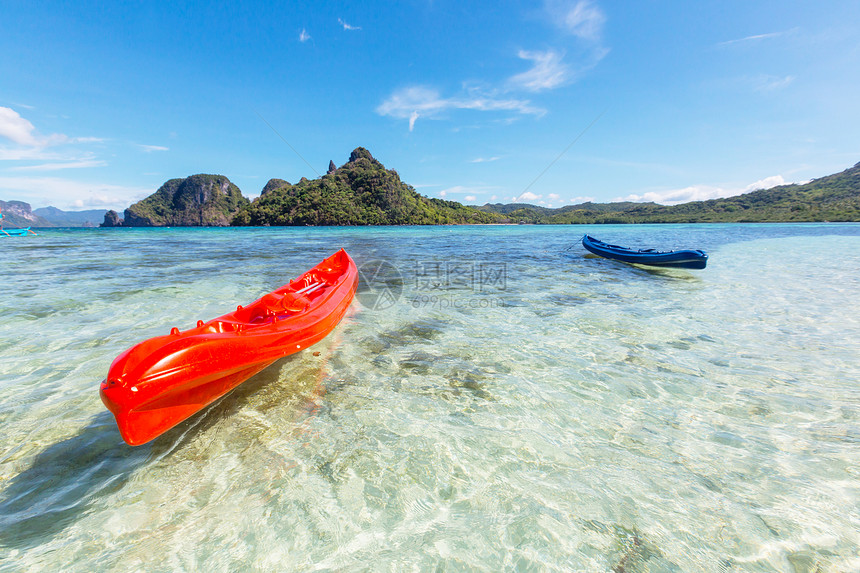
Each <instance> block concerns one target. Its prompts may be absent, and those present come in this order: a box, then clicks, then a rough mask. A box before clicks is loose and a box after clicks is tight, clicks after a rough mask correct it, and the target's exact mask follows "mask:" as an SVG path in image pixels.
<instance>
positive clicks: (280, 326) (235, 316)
mask: <svg viewBox="0 0 860 573" xmlns="http://www.w3.org/2000/svg"><path fill="white" fill-rule="evenodd" d="M357 286H358V270H357V269H356V266H355V263H354V262H353V260H352V259H351V258H350V257H349V255H347V254H346V252H345V251H343V250H340V251H338V252H337V253H335V254H334V255H332V256H331V257H329V258H327V259H325V260H324V261H322V262H321V263H320V264H319V265H317V266H316V267H314V268H313V269H311V270H309V271H308V272H306V273H304V274H303V275H301V276H300V277H298V278H297V279H295V280H293V281H290V283H289V284H287V285H284V286H283V287H281V288H279V289H277V290H275V291H272V292H271V293H268V294H267V295H265V296H263V297H261V298H260V299H258V300H256V301H254V302H253V303H251V304H249V305H248V306H247V307H242V306H239V307H238V308H237V309H236V311H234V312H231V313H228V314H225V315H223V316H220V317H218V318H215V319H213V320H210V321H209V322H206V323H204V322H203V321H198V323H197V326H196V327H194V328H191V329H189V330H187V331H184V332H180V331H179V330H178V329H176V328H174V329H173V330H171V333H170V334H169V335H166V336H157V337H155V338H151V339H149V340H145V341H143V342H141V343H139V344H137V345H135V346H133V347H132V348H129V349H128V350H126V351H125V352H123V353H122V354H120V355H119V356H118V357H117V358H116V359H115V360H114V361H113V363H112V364H111V366H110V369H109V370H108V375H107V377H106V378H105V380H104V381H103V382H102V384H101V387H100V389H99V394H100V396H101V399H102V402H104V404H105V406H106V407H107V408H108V410H110V411H111V413H113V415H114V417H115V418H116V421H117V426H118V427H119V431H120V434H121V435H122V437H123V439H124V440H125V441H126V443H128V444H130V445H132V446H136V445H140V444H144V443H146V442H148V441H150V440H152V439H154V438H156V437H158V436H159V435H161V434H163V433H164V432H166V431H167V430H169V429H170V428H172V427H174V426H175V425H177V424H179V423H180V422H182V421H183V420H186V419H187V418H189V417H191V416H192V415H194V414H195V413H197V412H199V411H200V410H202V409H203V408H205V407H206V406H208V405H209V404H211V403H212V402H214V401H216V400H217V399H218V398H221V397H222V396H224V395H225V394H227V393H228V392H230V391H231V390H233V389H234V388H235V387H236V386H238V385H239V384H241V383H242V382H244V381H245V380H247V379H248V378H250V377H251V376H253V375H255V374H257V373H258V372H260V371H261V370H263V369H264V368H266V367H267V366H269V365H270V364H272V363H273V362H274V361H276V360H278V359H280V358H283V357H284V356H289V355H290V354H294V353H296V352H300V351H301V350H304V349H305V348H307V347H309V346H311V345H313V344H315V343H317V342H319V341H320V340H322V339H323V338H325V337H326V335H328V333H329V332H331V331H332V330H333V329H334V328H335V327H336V326H337V324H338V323H339V322H340V320H341V319H342V318H343V316H344V315H345V314H346V311H347V308H348V307H349V305H350V303H351V302H352V299H353V297H354V295H355V290H356V287H357Z"/></svg>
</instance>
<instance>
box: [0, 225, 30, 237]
mask: <svg viewBox="0 0 860 573" xmlns="http://www.w3.org/2000/svg"><path fill="white" fill-rule="evenodd" d="M27 233H32V231H31V230H30V227H27V228H26V229H0V237H7V236H8V237H20V236H22V235H26V234H27ZM34 234H35V233H34Z"/></svg>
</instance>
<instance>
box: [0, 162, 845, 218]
mask: <svg viewBox="0 0 860 573" xmlns="http://www.w3.org/2000/svg"><path fill="white" fill-rule="evenodd" d="M0 209H2V211H3V214H4V219H3V223H4V224H5V225H6V226H7V227H29V226H32V227H84V226H95V225H96V224H98V223H99V221H103V223H102V225H101V226H104V227H117V226H125V227H151V226H224V225H237V226H244V225H249V226H269V225H273V226H276V225H282V226H284V225H302V226H304V225H437V224H481V223H531V224H571V223H579V224H599V223H728V222H736V223H760V222H804V221H860V163H857V164H856V165H854V167H851V168H849V169H846V170H845V171H842V172H841V173H836V174H833V175H828V176H826V177H821V178H819V179H814V180H812V181H810V182H809V183H805V184H802V185H781V186H779V187H773V188H771V189H766V190H759V191H753V192H751V193H745V194H743V195H737V196H735V197H728V198H725V199H712V200H709V201H694V202H691V203H682V204H680V205H673V206H666V205H658V204H656V203H632V202H621V203H581V204H578V205H567V206H565V207H559V208H555V209H552V208H548V207H542V206H539V205H530V204H524V203H511V204H500V203H496V204H489V203H488V204H486V205H483V206H481V207H472V206H467V205H462V204H461V203H458V202H456V201H445V200H442V199H435V198H429V197H425V196H423V195H420V194H419V193H417V192H416V191H415V189H414V188H412V187H411V186H410V185H408V184H406V183H404V182H403V181H402V180H401V179H400V176H399V175H398V174H397V172H396V171H394V170H391V169H386V168H385V166H384V165H382V163H380V162H379V161H377V160H376V159H374V158H373V156H372V155H371V154H370V152H369V151H368V150H367V149H365V148H363V147H359V148H356V149H355V150H354V151H353V152H352V153H351V154H350V157H349V161H348V162H347V163H345V164H344V165H342V166H340V167H336V166H335V164H334V162H330V163H329V169H328V172H327V173H326V174H325V175H323V176H321V177H319V178H317V179H313V180H309V179H306V178H304V177H303V178H302V179H301V180H300V181H299V182H298V183H296V184H291V183H289V182H287V181H285V180H283V179H270V180H269V182H268V183H267V184H266V186H265V187H264V188H263V190H262V193H261V195H260V197H258V198H256V199H254V200H253V201H249V200H248V199H247V198H245V197H244V196H242V194H241V191H240V190H239V188H238V187H236V185H234V184H233V183H231V182H230V180H229V179H227V177H224V176H223V175H206V174H200V175H192V176H190V177H186V178H185V179H171V180H169V181H167V182H165V183H164V185H162V186H161V187H160V188H159V189H158V191H156V192H155V193H153V194H152V195H150V196H149V197H147V198H146V199H143V200H142V201H138V202H137V203H135V204H134V205H131V206H130V207H129V208H128V209H126V210H125V213H124V219H122V218H120V217H119V215H118V214H117V213H116V212H115V211H105V210H101V209H93V210H89V211H62V210H60V209H57V208H55V207H44V208H40V209H35V210H32V211H31V209H30V205H29V204H27V203H24V202H22V201H8V202H7V201H0Z"/></svg>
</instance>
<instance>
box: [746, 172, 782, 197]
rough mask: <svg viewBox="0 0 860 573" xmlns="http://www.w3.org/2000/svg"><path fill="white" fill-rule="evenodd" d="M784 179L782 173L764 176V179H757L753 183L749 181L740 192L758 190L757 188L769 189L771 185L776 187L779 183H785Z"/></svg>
mask: <svg viewBox="0 0 860 573" xmlns="http://www.w3.org/2000/svg"><path fill="white" fill-rule="evenodd" d="M785 184H786V183H785V179H784V178H783V177H782V175H771V176H770V177H765V178H764V179H759V180H758V181H756V182H755V183H750V184H749V185H747V186H746V187H744V190H743V191H741V192H742V193H749V192H750V191H758V190H759V189H770V188H772V187H778V186H780V185H785Z"/></svg>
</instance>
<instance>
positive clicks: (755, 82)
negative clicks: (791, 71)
mask: <svg viewBox="0 0 860 573" xmlns="http://www.w3.org/2000/svg"><path fill="white" fill-rule="evenodd" d="M747 81H748V82H749V83H750V84H751V85H752V89H753V90H754V91H757V92H765V93H766V92H773V91H777V90H781V89H784V88H787V87H788V86H789V85H791V84H792V82H794V76H785V77H780V76H772V75H768V74H760V75H757V76H753V77H751V78H748V80H747Z"/></svg>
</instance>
